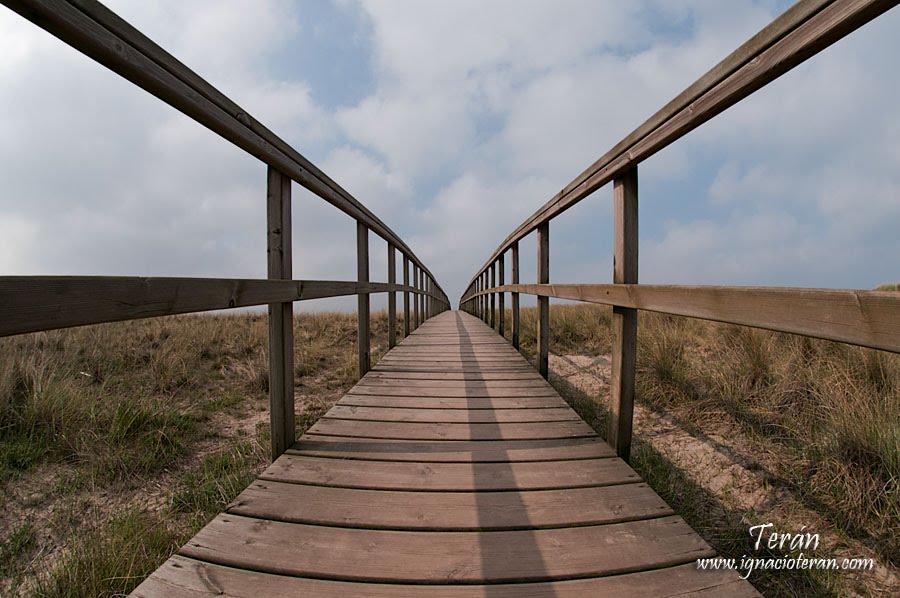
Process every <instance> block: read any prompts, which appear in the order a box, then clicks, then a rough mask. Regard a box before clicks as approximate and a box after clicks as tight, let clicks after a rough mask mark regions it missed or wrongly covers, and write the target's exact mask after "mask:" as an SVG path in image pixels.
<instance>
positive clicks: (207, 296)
mask: <svg viewBox="0 0 900 598" xmlns="http://www.w3.org/2000/svg"><path fill="white" fill-rule="evenodd" d="M390 292H403V293H415V294H425V291H423V290H421V289H417V288H414V287H411V286H408V285H402V284H393V285H392V284H388V283H383V282H366V283H359V282H353V281H335V280H265V279H241V278H139V277H126V276H3V277H0V336H10V335H13V334H23V333H26V332H38V331H41V330H52V329H54V328H67V327H70V326H82V325H86V324H100V323H103V322H116V321H120V320H133V319H137V318H150V317H156V316H168V315H174V314H186V313H194V312H200V311H211V310H219V309H231V308H235V307H250V306H254V305H265V304H270V303H285V302H290V301H306V300H309V299H323V298H326V297H341V296H346V295H356V294H359V293H364V294H371V293H390ZM432 296H433V297H434V298H435V300H437V301H439V302H440V303H441V304H442V305H447V303H446V301H445V300H444V298H443V297H442V296H440V295H438V294H433V295H432Z"/></svg>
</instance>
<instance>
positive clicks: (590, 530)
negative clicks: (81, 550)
mask: <svg viewBox="0 0 900 598" xmlns="http://www.w3.org/2000/svg"><path fill="white" fill-rule="evenodd" d="M335 551H337V552H339V553H340V554H341V555H342V558H341V559H335V558H333V556H332V555H333V554H334V552H335ZM180 554H182V555H184V556H187V557H190V558H195V559H199V560H205V561H208V562H212V563H217V564H221V565H227V566H235V567H245V568H248V569H253V570H255V571H264V572H267V573H275V574H283V575H299V576H308V577H318V578H322V577H325V578H329V579H344V580H348V581H378V582H398V583H446V582H447V581H451V580H452V581H453V582H455V583H466V582H468V583H472V582H529V581H551V580H557V579H560V580H561V579H570V578H577V577H587V576H600V575H615V574H621V573H628V572H632V571H641V570H644V569H653V568H659V567H667V566H673V565H681V564H686V563H691V562H694V561H696V559H697V558H702V557H709V556H712V555H713V554H714V553H713V551H712V550H711V549H710V548H709V546H708V545H707V544H706V543H705V542H704V541H703V540H702V539H700V537H699V536H698V535H697V534H695V533H694V532H693V531H692V530H691V529H690V528H689V527H688V526H687V524H685V523H684V521H682V520H681V518H680V517H661V518H659V519H648V520H641V521H630V522H626V523H613V524H609V525H598V526H584V527H572V528H561V529H545V530H521V531H498V532H397V531H384V530H360V529H350V528H340V527H326V526H320V525H304V524H298V523H283V522H278V521H267V522H265V523H263V522H261V521H260V520H258V519H254V518H248V517H241V516H240V515H219V516H217V517H216V518H215V519H213V520H212V521H211V522H210V523H209V524H208V525H207V526H206V527H204V528H203V529H202V530H201V531H200V533H198V534H197V535H196V536H195V537H194V539H193V540H191V541H190V542H188V543H187V544H186V545H185V546H184V547H182V549H181V551H180ZM372 555H378V558H373V556H372Z"/></svg>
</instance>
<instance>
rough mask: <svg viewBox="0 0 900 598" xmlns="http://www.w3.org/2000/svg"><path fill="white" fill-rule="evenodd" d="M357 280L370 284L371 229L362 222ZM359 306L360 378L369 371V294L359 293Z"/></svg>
mask: <svg viewBox="0 0 900 598" xmlns="http://www.w3.org/2000/svg"><path fill="white" fill-rule="evenodd" d="M356 280H357V281H358V282H369V229H368V227H366V225H365V224H363V223H362V222H357V223H356ZM357 305H358V311H359V325H358V327H357V328H358V333H357V334H358V338H357V345H358V347H359V377H360V378H362V377H363V376H365V375H366V372H368V371H369V367H370V365H371V363H370V361H369V342H370V340H371V339H370V335H369V294H368V293H358V294H357Z"/></svg>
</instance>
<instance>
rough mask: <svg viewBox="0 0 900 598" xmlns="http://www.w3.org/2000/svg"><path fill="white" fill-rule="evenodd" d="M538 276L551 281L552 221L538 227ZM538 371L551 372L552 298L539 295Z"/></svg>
mask: <svg viewBox="0 0 900 598" xmlns="http://www.w3.org/2000/svg"><path fill="white" fill-rule="evenodd" d="M537 232H538V235H537V243H538V246H537V262H538V263H537V277H538V284H548V283H549V282H550V223H549V222H545V223H543V224H541V225H540V226H539V227H538V229H537ZM537 340H538V372H540V374H541V376H543V377H544V378H547V377H548V376H549V372H550V298H549V297H538V326H537Z"/></svg>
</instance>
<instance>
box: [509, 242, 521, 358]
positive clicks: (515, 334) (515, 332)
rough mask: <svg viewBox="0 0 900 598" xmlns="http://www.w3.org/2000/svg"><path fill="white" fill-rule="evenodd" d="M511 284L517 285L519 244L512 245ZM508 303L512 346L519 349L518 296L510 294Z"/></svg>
mask: <svg viewBox="0 0 900 598" xmlns="http://www.w3.org/2000/svg"><path fill="white" fill-rule="evenodd" d="M511 267H512V283H513V284H514V285H517V284H519V242H518V241H516V242H515V243H513V244H512V266H511ZM509 296H510V301H511V303H512V306H511V307H512V346H513V349H517V350H518V348H519V334H520V331H519V294H518V293H510V295H509Z"/></svg>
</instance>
